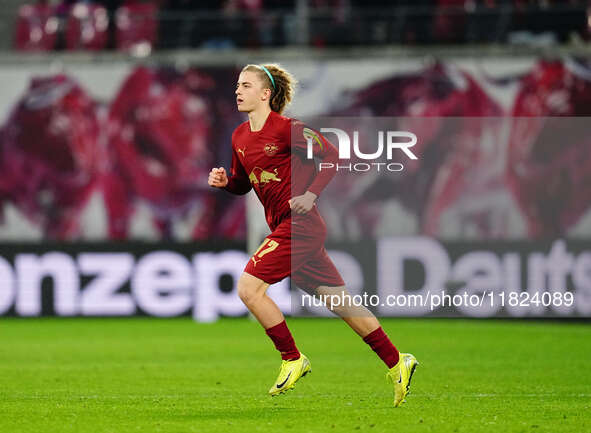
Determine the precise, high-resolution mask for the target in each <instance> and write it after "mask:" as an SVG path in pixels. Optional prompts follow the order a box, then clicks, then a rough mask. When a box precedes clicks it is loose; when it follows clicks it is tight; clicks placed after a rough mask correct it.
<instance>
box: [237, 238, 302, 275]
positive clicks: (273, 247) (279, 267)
mask: <svg viewBox="0 0 591 433" xmlns="http://www.w3.org/2000/svg"><path fill="white" fill-rule="evenodd" d="M244 272H245V273H246V274H249V275H251V276H253V277H255V278H258V279H259V280H261V281H263V282H265V283H267V284H274V283H277V282H279V281H281V280H283V279H284V278H285V277H287V276H289V274H290V272H291V247H290V238H289V235H288V234H284V233H271V234H270V235H269V236H267V237H266V238H265V239H264V240H263V242H261V244H260V245H259V247H258V248H257V250H256V251H255V252H254V254H253V255H252V256H251V257H250V259H249V260H248V263H247V264H246V267H245V268H244Z"/></svg>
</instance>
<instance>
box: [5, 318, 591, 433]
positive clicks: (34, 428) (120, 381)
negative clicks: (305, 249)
mask: <svg viewBox="0 0 591 433" xmlns="http://www.w3.org/2000/svg"><path fill="white" fill-rule="evenodd" d="M382 323H383V325H384V328H385V329H386V331H387V332H388V333H389V334H390V336H391V337H392V339H393V341H394V343H395V344H396V345H397V346H398V347H399V348H400V349H401V350H402V351H409V352H412V353H414V354H415V355H416V356H417V358H418V359H419V362H420V363H421V365H420V366H419V368H418V369H417V372H416V374H415V376H414V378H413V383H412V388H411V394H410V395H409V397H408V399H407V403H406V404H405V405H404V406H403V407H402V408H399V409H394V408H393V407H391V405H392V390H391V388H390V386H389V385H388V384H387V383H386V380H385V367H384V365H382V363H381V361H380V360H379V359H378V358H377V357H376V356H375V355H374V354H373V352H371V350H370V349H369V348H368V347H367V346H366V345H365V344H364V343H363V342H362V340H361V339H360V338H359V337H357V336H356V335H355V334H354V333H353V332H352V331H350V330H349V329H348V328H347V327H346V325H345V324H344V323H342V322H341V321H339V320H331V319H292V320H289V321H288V324H289V325H290V327H291V329H292V332H293V333H294V335H295V338H296V342H297V343H298V345H299V347H300V349H301V350H302V351H303V352H304V353H306V354H307V355H308V356H309V358H310V360H311V362H312V367H313V373H312V374H311V375H309V376H307V377H305V378H304V379H302V380H301V381H300V382H299V383H298V385H297V386H296V388H295V390H293V391H291V392H289V393H287V394H286V395H282V396H278V397H275V398H271V397H269V396H267V390H268V388H269V387H270V386H271V384H272V383H273V381H274V379H275V377H276V374H277V372H278V367H279V363H280V359H279V357H278V355H277V353H276V352H275V351H274V348H273V347H272V344H271V342H270V341H268V339H267V337H266V336H265V334H264V332H263V330H262V329H261V328H260V327H259V325H258V324H257V323H255V322H252V321H250V320H248V319H232V320H231V319H227V320H221V321H219V322H217V323H213V324H197V323H194V322H192V321H191V320H189V319H174V320H158V319H150V318H141V319H31V320H27V319H2V320H1V321H0V341H1V345H0V432H2V433H20V432H31V433H33V432H34V433H45V432H59V433H66V432H89V433H90V432H92V433H103V432H104V433H107V432H109V433H110V432H112V433H118V432H150V433H151V432H215V433H222V432H257V431H260V432H294V433H295V432H297V433H300V432H333V431H334V432H337V431H338V432H345V431H346V432H353V431H366V432H405V433H408V432H481V431H482V432H495V433H499V432H552V433H556V432H577V433H581V432H589V431H591V326H589V324H585V323H578V324H577V323H557V322H523V321H470V320H425V319H423V320H402V319H401V320H383V322H382Z"/></svg>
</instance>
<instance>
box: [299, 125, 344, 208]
mask: <svg viewBox="0 0 591 433" xmlns="http://www.w3.org/2000/svg"><path fill="white" fill-rule="evenodd" d="M292 127H293V128H296V130H295V131H293V136H294V137H293V140H292V146H293V147H295V149H296V150H297V151H300V152H302V153H303V154H304V155H306V154H307V152H308V140H307V139H306V136H308V137H310V138H312V154H313V155H314V158H315V159H318V160H319V161H320V163H322V167H332V168H323V169H322V170H319V171H318V173H316V177H315V178H314V180H313V181H312V183H311V184H310V186H309V187H308V189H307V191H306V192H305V193H304V194H302V195H300V196H296V197H293V198H292V199H291V200H290V201H289V205H290V206H291V209H292V210H293V211H294V212H296V213H307V212H309V211H310V210H311V209H312V207H313V206H314V202H315V201H316V199H317V198H318V196H319V195H320V193H321V192H322V190H324V188H325V187H326V185H328V183H329V182H330V181H331V179H332V178H333V177H334V175H335V174H336V168H335V167H336V166H337V162H338V160H339V152H338V151H337V148H336V147H335V146H334V145H333V144H332V143H331V142H330V141H328V140H327V139H326V138H324V136H323V135H321V134H320V133H319V132H317V131H313V130H312V129H310V128H307V127H306V126H305V125H304V124H302V123H301V122H297V123H295V124H294V125H293V126H292ZM304 130H306V133H305V134H304ZM290 133H291V131H290Z"/></svg>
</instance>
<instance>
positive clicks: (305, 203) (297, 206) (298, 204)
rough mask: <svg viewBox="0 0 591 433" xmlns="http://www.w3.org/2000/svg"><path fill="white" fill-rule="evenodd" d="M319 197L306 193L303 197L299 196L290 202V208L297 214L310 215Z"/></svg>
mask: <svg viewBox="0 0 591 433" xmlns="http://www.w3.org/2000/svg"><path fill="white" fill-rule="evenodd" d="M317 197H318V196H317V195H316V194H314V193H313V192H310V191H306V192H305V193H304V194H303V195H298V196H296V197H294V198H292V199H291V200H289V207H290V208H291V210H292V211H293V212H295V213H297V214H304V213H308V212H310V210H311V209H312V208H313V207H314V202H315V201H316V198H317Z"/></svg>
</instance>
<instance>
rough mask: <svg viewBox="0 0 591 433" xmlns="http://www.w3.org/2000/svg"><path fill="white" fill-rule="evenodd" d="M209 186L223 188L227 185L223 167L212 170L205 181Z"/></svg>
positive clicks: (226, 176)
mask: <svg viewBox="0 0 591 433" xmlns="http://www.w3.org/2000/svg"><path fill="white" fill-rule="evenodd" d="M207 183H208V184H209V186H214V187H216V188H224V187H225V186H226V185H227V184H228V175H227V174H226V169H225V168H224V167H219V168H212V169H211V171H210V172H209V178H208V179H207Z"/></svg>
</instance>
